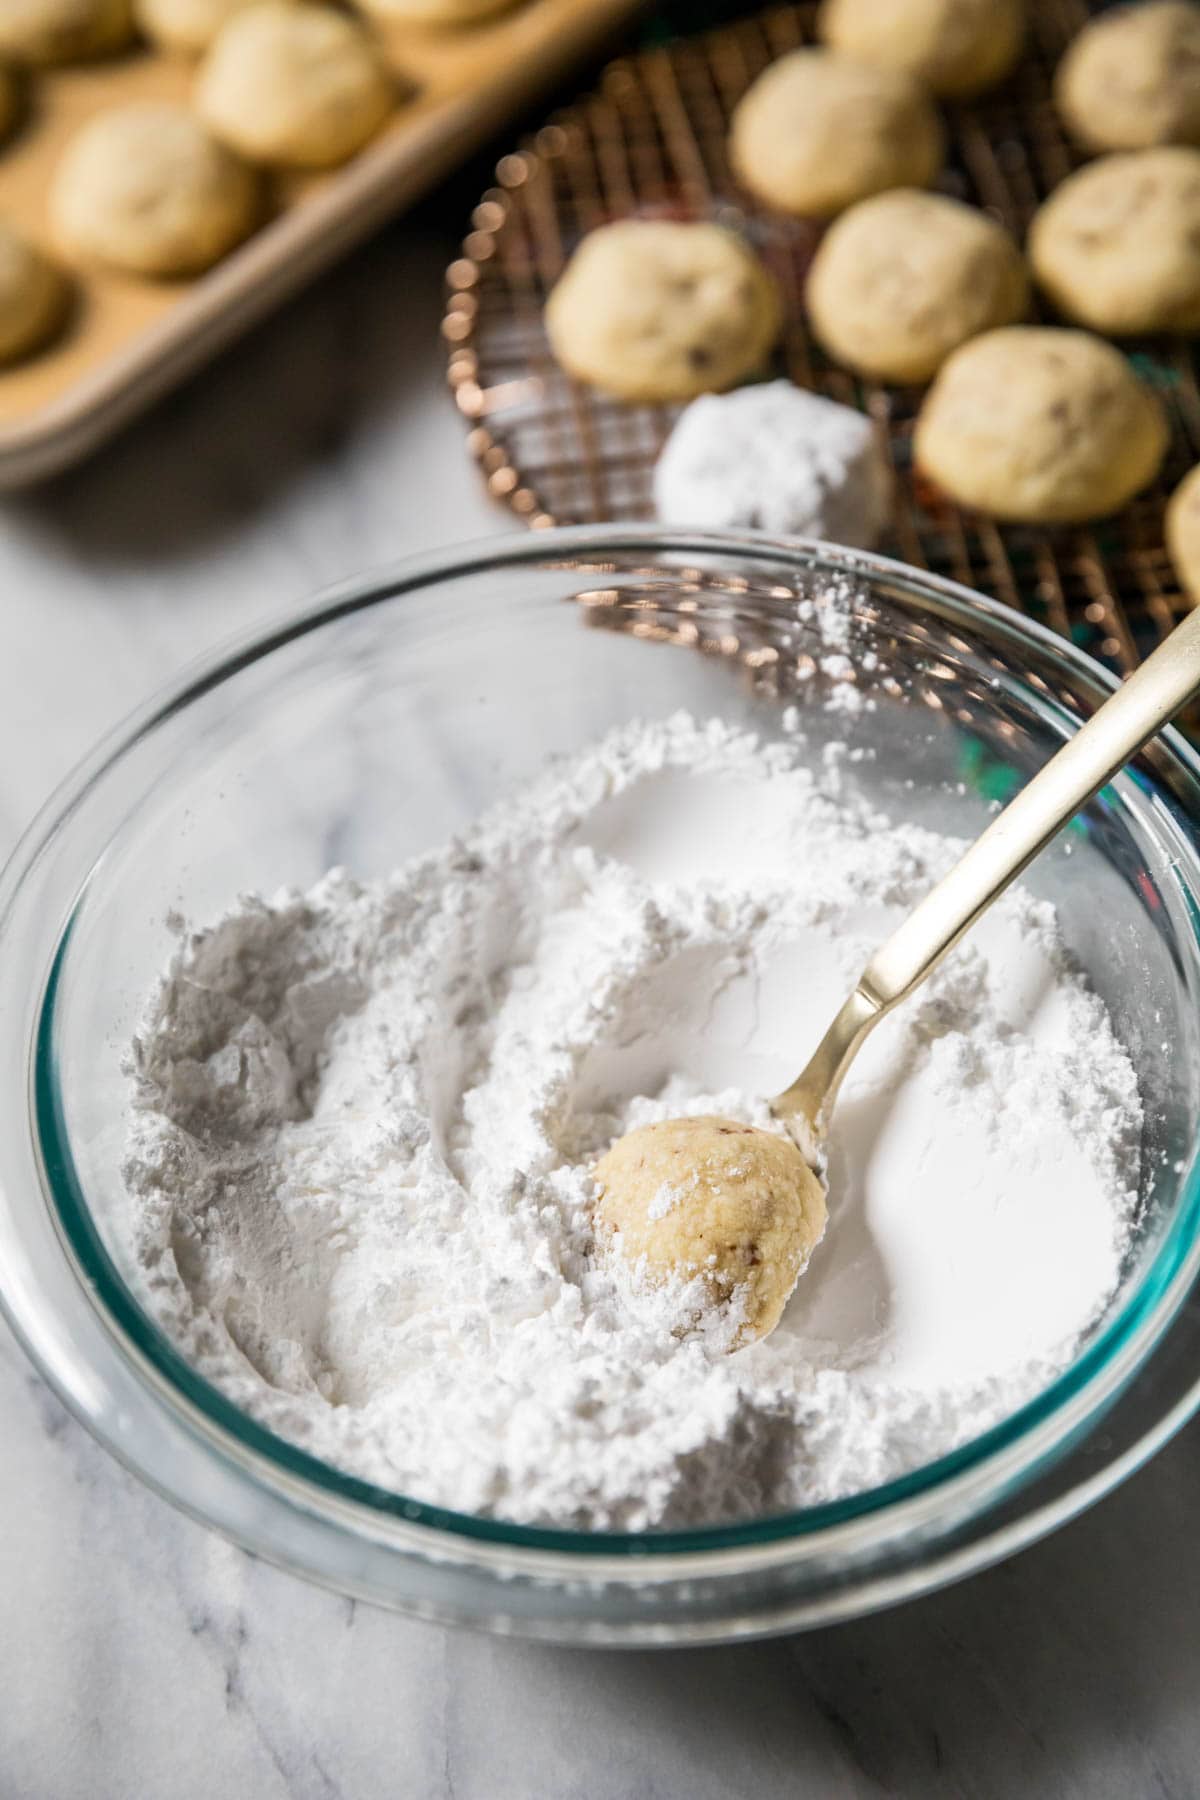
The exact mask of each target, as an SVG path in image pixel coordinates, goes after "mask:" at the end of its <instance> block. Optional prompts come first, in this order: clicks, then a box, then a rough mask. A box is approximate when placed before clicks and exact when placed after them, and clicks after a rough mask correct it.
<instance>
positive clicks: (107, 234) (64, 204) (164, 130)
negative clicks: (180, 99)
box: [50, 100, 258, 275]
mask: <svg viewBox="0 0 1200 1800" xmlns="http://www.w3.org/2000/svg"><path fill="white" fill-rule="evenodd" d="M257 209H258V182H257V179H256V177H255V176H254V175H253V173H252V172H251V171H250V170H249V169H247V168H246V167H245V165H244V164H243V163H241V162H239V161H238V159H237V158H236V157H235V156H232V155H230V153H229V151H228V150H226V149H225V148H224V147H223V146H222V145H221V144H218V143H217V142H216V140H215V139H214V138H212V137H211V136H210V135H209V133H208V132H207V131H206V130H205V129H204V126H203V125H202V124H201V123H200V121H199V119H197V118H196V117H195V115H194V114H193V113H191V112H189V111H188V110H187V108H186V107H183V106H175V105H172V104H171V103H170V102H168V101H159V100H141V101H135V102H133V103H131V104H130V105H128V106H120V107H113V108H112V109H111V110H110V111H108V112H102V113H97V114H96V116H95V117H94V118H92V119H91V120H89V122H88V123H87V124H86V125H85V126H84V127H83V129H82V130H81V131H79V132H77V133H76V135H75V136H74V137H73V138H72V139H71V141H70V143H69V144H68V145H67V148H66V150H65V151H64V152H63V156H62V160H61V162H60V163H59V166H58V169H57V171H56V174H55V177H54V185H53V188H52V190H51V195H50V212H51V217H52V219H53V222H54V229H55V232H56V235H57V237H58V240H59V242H60V243H61V244H62V246H63V248H64V250H66V251H67V252H68V253H69V254H70V255H71V256H72V257H74V258H78V259H79V260H82V261H85V262H99V263H105V264H107V265H108V266H109V267H111V268H116V269H128V270H130V271H131V272H133V273H136V274H139V275H194V274H198V273H199V272H200V271H201V270H202V269H207V268H208V267H209V266H210V264H212V263H215V262H216V261H217V259H218V258H219V257H221V256H224V254H225V252H226V251H227V250H230V249H232V248H233V246H234V245H235V244H236V243H238V242H239V241H240V240H241V239H242V238H244V237H245V236H246V234H247V232H249V231H250V229H251V228H252V226H253V225H254V222H255V218H256V214H257Z"/></svg>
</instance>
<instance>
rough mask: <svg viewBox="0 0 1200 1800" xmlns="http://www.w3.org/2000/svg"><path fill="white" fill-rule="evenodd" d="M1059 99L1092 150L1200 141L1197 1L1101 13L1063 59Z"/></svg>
mask: <svg viewBox="0 0 1200 1800" xmlns="http://www.w3.org/2000/svg"><path fill="white" fill-rule="evenodd" d="M1054 103H1055V105H1056V106H1057V108H1058V112H1059V116H1060V117H1061V119H1062V121H1063V123H1064V125H1065V126H1066V127H1067V129H1068V131H1069V132H1070V133H1071V136H1072V137H1074V138H1075V139H1076V140H1077V141H1078V142H1079V143H1081V144H1083V145H1085V146H1086V148H1087V149H1089V150H1144V149H1146V148H1148V147H1149V146H1150V145H1152V144H1200V7H1198V6H1195V5H1193V4H1192V0H1147V4H1146V5H1144V6H1126V7H1121V8H1120V9H1119V10H1118V11H1116V12H1106V13H1102V14H1101V15H1100V17H1099V18H1096V19H1093V20H1092V21H1091V22H1090V24H1088V25H1085V26H1084V28H1083V30H1082V31H1081V32H1080V34H1079V36H1078V37H1077V38H1076V39H1075V40H1074V42H1073V43H1072V44H1071V45H1070V46H1069V48H1068V49H1067V51H1066V54H1065V55H1064V56H1063V59H1062V61H1061V62H1060V63H1059V65H1058V69H1057V70H1056V72H1055V76H1054Z"/></svg>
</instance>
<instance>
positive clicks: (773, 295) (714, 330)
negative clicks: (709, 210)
mask: <svg viewBox="0 0 1200 1800" xmlns="http://www.w3.org/2000/svg"><path fill="white" fill-rule="evenodd" d="M780 319H781V309H780V301H779V294H778V290H777V289H776V286H775V283H774V281H773V280H772V279H771V277H770V275H768V273H767V271H766V270H765V269H764V268H763V266H762V264H761V263H760V262H759V260H758V258H757V257H756V256H755V255H754V254H753V252H752V251H751V250H749V249H748V248H747V246H746V245H745V244H744V243H743V242H742V240H741V239H740V238H739V237H736V236H735V235H734V234H733V232H731V231H725V230H723V229H722V228H721V227H720V226H719V225H709V224H680V223H677V222H674V221H670V220H659V219H622V220H619V221H618V222H617V223H616V224H614V225H602V226H600V227H599V229H598V230H596V231H593V232H591V233H590V234H589V235H588V236H587V237H585V238H584V240H583V242H582V243H581V244H580V246H579V248H578V250H576V252H575V254H574V256H573V257H572V258H571V261H570V263H569V264H568V265H567V268H566V270H565V271H564V273H563V275H562V276H561V277H560V279H559V281H558V283H557V284H556V286H555V288H554V290H553V292H552V293H551V295H550V298H549V300H548V301H547V302H546V331H547V333H548V335H549V338H550V344H551V347H552V349H553V351H554V354H555V356H556V357H557V358H558V360H559V362H560V363H561V364H562V366H563V368H564V369H566V370H568V371H569V373H570V374H572V375H575V376H577V377H578V378H579V379H580V380H582V381H590V382H592V383H594V385H595V386H596V387H598V388H603V389H604V391H605V392H606V393H609V394H614V395H616V396H617V398H618V399H622V400H690V399H691V398H692V397H693V396H694V395H696V394H703V393H706V392H710V391H715V390H718V389H721V388H727V387H732V386H733V385H734V383H735V382H737V381H740V380H741V379H742V378H743V376H745V375H748V374H750V372H751V371H752V370H754V369H756V368H757V367H758V366H759V364H760V363H761V362H762V361H763V358H764V357H765V356H766V354H767V351H768V350H769V349H770V347H771V345H772V344H773V343H774V342H775V339H776V338H777V336H778V335H779V327H780Z"/></svg>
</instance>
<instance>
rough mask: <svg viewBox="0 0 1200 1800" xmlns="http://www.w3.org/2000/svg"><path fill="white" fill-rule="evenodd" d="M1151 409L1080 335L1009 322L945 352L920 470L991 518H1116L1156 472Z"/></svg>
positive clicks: (1105, 352)
mask: <svg viewBox="0 0 1200 1800" xmlns="http://www.w3.org/2000/svg"><path fill="white" fill-rule="evenodd" d="M1166 447H1167V421H1166V416H1165V414H1164V412H1163V409H1162V406H1161V405H1160V403H1159V401H1158V399H1157V398H1156V396H1155V395H1154V394H1152V393H1151V392H1150V390H1149V388H1146V387H1143V385H1142V383H1141V382H1140V381H1139V380H1138V379H1137V377H1136V376H1135V375H1134V373H1133V370H1132V369H1131V368H1130V366H1129V364H1128V363H1127V362H1126V360H1125V358H1124V357H1123V356H1122V355H1121V354H1120V352H1119V351H1117V350H1114V349H1113V347H1112V345H1111V344H1106V343H1104V342H1103V341H1102V340H1101V339H1100V338H1097V337H1092V336H1091V334H1090V333H1089V332H1086V331H1061V330H1056V329H1054V328H1053V327H1048V326H1034V325H1010V326H1008V327H1006V328H1005V329H1003V330H1001V331H989V332H986V333H985V334H984V335H983V336H982V337H977V338H972V340H971V341H970V343H968V344H964V345H963V346H962V348H961V350H956V351H955V353H954V355H953V356H952V357H951V358H950V360H949V362H947V363H946V364H945V366H944V367H943V369H942V371H941V373H940V375H939V376H938V378H937V380H936V381H935V382H934V384H933V386H932V388H930V390H929V393H928V394H927V395H926V397H925V403H924V405H923V406H922V408H921V411H920V414H919V415H918V418H917V426H916V434H915V440H914V448H915V451H916V459H917V462H918V464H919V466H920V467H921V468H922V469H923V470H924V471H925V472H926V474H928V475H930V476H932V478H933V480H934V481H935V482H936V483H937V484H938V486H939V487H940V488H941V489H942V490H943V491H944V492H945V493H947V494H948V495H950V497H951V498H952V499H954V500H957V501H960V502H961V503H962V504H963V505H964V506H970V507H975V508H977V509H978V510H979V511H980V512H985V513H991V514H992V515H994V516H995V517H996V518H998V519H1015V520H1022V519H1024V520H1029V521H1033V522H1040V523H1044V524H1064V525H1065V524H1077V523H1081V522H1082V521H1083V520H1085V519H1096V518H1101V517H1102V516H1103V515H1104V514H1105V513H1111V512H1116V510H1117V508H1118V507H1121V506H1123V505H1124V504H1125V502H1126V501H1127V500H1131V499H1132V498H1133V496H1134V494H1136V493H1137V492H1138V490H1139V488H1143V487H1145V485H1146V483H1147V482H1148V481H1151V480H1152V479H1153V477H1154V476H1155V475H1156V474H1157V472H1158V469H1159V467H1160V465H1161V463H1162V459H1163V455H1164V453H1165V451H1166Z"/></svg>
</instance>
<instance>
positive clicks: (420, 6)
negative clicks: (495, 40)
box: [355, 0, 516, 25]
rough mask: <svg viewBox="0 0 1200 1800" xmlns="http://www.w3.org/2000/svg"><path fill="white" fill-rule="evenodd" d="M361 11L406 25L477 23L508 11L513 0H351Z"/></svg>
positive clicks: (512, 4) (513, 2) (513, 3)
mask: <svg viewBox="0 0 1200 1800" xmlns="http://www.w3.org/2000/svg"><path fill="white" fill-rule="evenodd" d="M355 4H356V5H358V6H360V7H361V8H362V10H363V11H364V12H368V13H374V14H375V16H376V17H377V18H380V19H396V20H397V21H400V22H402V23H404V24H406V25H477V24H478V23H479V21H480V20H481V19H490V18H491V17H492V16H493V15H494V14H495V13H499V12H508V11H510V9H511V8H512V7H513V6H514V5H515V4H516V0H355Z"/></svg>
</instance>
